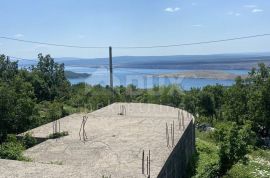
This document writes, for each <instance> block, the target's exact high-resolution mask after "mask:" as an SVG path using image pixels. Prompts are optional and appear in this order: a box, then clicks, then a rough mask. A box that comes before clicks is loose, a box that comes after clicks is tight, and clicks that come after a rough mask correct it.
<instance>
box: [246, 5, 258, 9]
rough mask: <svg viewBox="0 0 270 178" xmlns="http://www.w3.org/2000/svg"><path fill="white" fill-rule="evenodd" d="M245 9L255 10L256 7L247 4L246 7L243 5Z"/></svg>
mask: <svg viewBox="0 0 270 178" xmlns="http://www.w3.org/2000/svg"><path fill="white" fill-rule="evenodd" d="M244 7H245V8H248V9H253V8H256V7H257V5H254V4H247V5H244Z"/></svg>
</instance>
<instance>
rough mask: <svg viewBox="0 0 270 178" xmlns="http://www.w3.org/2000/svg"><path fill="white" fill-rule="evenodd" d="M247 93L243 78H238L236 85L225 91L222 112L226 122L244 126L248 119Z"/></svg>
mask: <svg viewBox="0 0 270 178" xmlns="http://www.w3.org/2000/svg"><path fill="white" fill-rule="evenodd" d="M247 92H248V90H247V87H246V85H245V84H244V81H243V80H242V79H241V77H238V78H236V84H235V85H233V86H232V87H229V88H228V89H227V90H226V91H225V94H224V105H223V107H222V110H223V117H224V118H225V119H226V120H228V121H234V122H236V123H237V124H243V123H244V121H245V120H247V119H248V112H247V111H248V107H247V102H248V97H247Z"/></svg>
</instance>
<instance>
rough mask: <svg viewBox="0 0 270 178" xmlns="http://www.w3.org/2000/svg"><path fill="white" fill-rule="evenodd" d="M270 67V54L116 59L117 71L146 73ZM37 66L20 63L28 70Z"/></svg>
mask: <svg viewBox="0 0 270 178" xmlns="http://www.w3.org/2000/svg"><path fill="white" fill-rule="evenodd" d="M55 60H56V61H57V62H58V63H65V65H66V66H76V67H101V66H108V58H96V59H86V58H70V57H63V58H56V59H55ZM261 62H264V63H265V64H267V65H269V64H270V54H269V53H247V54H215V55H175V56H120V57H113V65H114V67H120V68H144V69H188V70H198V69H203V70H226V69H234V70H238V69H239V70H250V69H251V68H252V67H255V66H257V64H258V63H261ZM31 64H35V62H29V61H20V62H19V65H21V66H28V65H31Z"/></svg>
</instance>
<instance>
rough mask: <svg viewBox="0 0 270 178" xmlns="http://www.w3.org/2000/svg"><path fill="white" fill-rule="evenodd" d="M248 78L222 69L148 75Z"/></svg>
mask: <svg viewBox="0 0 270 178" xmlns="http://www.w3.org/2000/svg"><path fill="white" fill-rule="evenodd" d="M238 76H240V77H242V78H246V77H247V75H240V74H233V73H229V72H226V71H220V70H187V71H181V72H176V73H166V74H155V75H147V77H159V78H194V79H217V80H234V79H235V78H236V77H238Z"/></svg>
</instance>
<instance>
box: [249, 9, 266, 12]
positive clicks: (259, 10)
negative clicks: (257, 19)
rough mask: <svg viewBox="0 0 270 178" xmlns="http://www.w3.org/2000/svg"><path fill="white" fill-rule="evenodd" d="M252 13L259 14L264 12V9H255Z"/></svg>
mask: <svg viewBox="0 0 270 178" xmlns="http://www.w3.org/2000/svg"><path fill="white" fill-rule="evenodd" d="M251 12H252V13H258V12H263V10H262V9H253V10H252V11H251Z"/></svg>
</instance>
